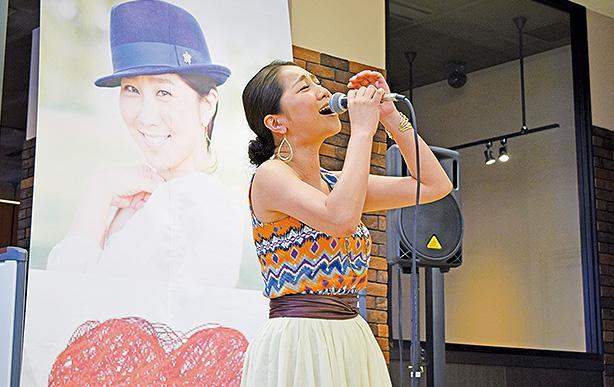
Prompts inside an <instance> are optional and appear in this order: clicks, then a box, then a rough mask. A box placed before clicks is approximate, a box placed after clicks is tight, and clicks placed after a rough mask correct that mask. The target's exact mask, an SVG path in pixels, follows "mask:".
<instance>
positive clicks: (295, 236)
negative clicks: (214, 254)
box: [249, 169, 371, 298]
mask: <svg viewBox="0 0 614 387" xmlns="http://www.w3.org/2000/svg"><path fill="white" fill-rule="evenodd" d="M321 174H322V178H323V179H324V180H325V181H326V182H327V183H328V185H329V186H330V188H331V190H332V189H333V187H334V185H335V183H336V182H337V177H336V176H335V175H333V174H332V173H330V172H329V171H327V170H325V169H321ZM254 176H255V175H254ZM252 182H253V176H252ZM249 196H250V209H251V214H252V228H253V234H254V242H255V245H256V252H257V255H258V260H259V261H260V268H261V271H262V277H263V278H264V292H263V293H264V295H265V296H266V297H268V298H276V297H281V296H283V295H286V294H310V293H315V294H347V293H353V292H357V291H358V290H362V289H364V288H365V287H366V285H367V268H368V265H369V259H370V253H371V237H370V235H369V230H368V229H367V227H366V226H365V225H364V224H363V223H362V222H361V223H360V224H359V225H358V227H356V231H354V234H352V235H350V236H347V237H333V236H330V235H328V234H326V233H324V232H321V231H318V230H316V229H314V228H312V227H310V226H308V225H307V224H305V223H303V222H301V221H300V220H298V219H296V218H293V217H291V216H288V217H285V218H283V219H280V220H276V221H273V222H267V223H263V222H261V221H260V220H258V218H256V215H255V214H254V211H253V208H252V206H251V183H250V193H249Z"/></svg>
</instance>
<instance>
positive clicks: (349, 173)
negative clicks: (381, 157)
mask: <svg viewBox="0 0 614 387" xmlns="http://www.w3.org/2000/svg"><path fill="white" fill-rule="evenodd" d="M356 93H357V92H356V91H354V92H353V93H349V94H348V103H349V109H348V110H349V114H350V122H351V128H352V129H351V130H352V133H351V135H350V140H349V142H348V149H347V153H346V160H345V163H344V165H343V177H342V178H340V179H339V180H338V181H337V183H336V184H335V189H333V190H332V191H331V192H330V194H328V195H327V194H325V193H324V192H322V191H320V190H319V189H317V188H315V187H312V186H311V185H309V184H307V183H305V182H304V181H302V180H301V179H300V178H299V176H298V175H297V174H296V173H295V172H294V170H293V169H292V168H291V167H290V166H288V165H286V164H285V163H283V162H281V161H278V160H272V161H268V162H265V163H264V164H262V165H261V166H260V167H259V168H258V172H257V173H256V177H255V178H254V182H253V186H252V202H253V203H254V207H255V208H260V209H265V210H266V211H269V212H278V213H281V214H286V215H290V216H292V217H294V218H296V219H299V220H300V221H302V222H304V223H306V224H308V225H309V226H311V227H313V228H315V229H318V230H321V231H323V232H326V233H327V234H330V235H335V236H342V235H349V234H352V233H353V232H354V231H355V230H356V227H357V226H358V224H359V223H360V217H361V215H362V211H363V206H364V203H365V197H366V191H367V183H368V178H369V163H370V154H371V147H372V145H373V135H374V134H375V132H376V130H377V122H378V119H379V112H378V105H379V101H380V100H381V97H382V95H383V90H376V89H375V87H373V86H371V87H370V88H363V90H359V91H358V95H356Z"/></svg>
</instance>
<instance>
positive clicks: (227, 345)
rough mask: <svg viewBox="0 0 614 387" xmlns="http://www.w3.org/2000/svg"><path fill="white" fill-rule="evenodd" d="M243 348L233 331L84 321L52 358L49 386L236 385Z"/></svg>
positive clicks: (130, 320)
mask: <svg viewBox="0 0 614 387" xmlns="http://www.w3.org/2000/svg"><path fill="white" fill-rule="evenodd" d="M246 349H247V340H246V339H245V337H244V336H243V335H242V334H241V332H239V331H237V330H235V329H232V328H224V327H215V328H209V327H206V326H205V327H199V328H196V329H193V330H192V331H190V332H188V333H186V334H182V335H180V334H178V333H176V332H175V331H173V330H172V329H170V328H169V327H167V326H166V325H163V324H155V325H154V324H151V323H149V322H148V321H146V320H144V319H141V318H137V317H130V318H122V319H111V320H107V321H104V322H102V323H100V322H98V321H88V322H86V323H84V324H82V325H81V326H80V327H79V328H78V329H77V331H76V332H75V333H74V334H73V336H72V337H71V339H70V341H69V343H68V346H67V347H66V349H65V350H64V351H63V352H62V353H60V355H59V356H58V357H57V358H56V360H55V362H54V364H53V367H52V368H51V373H50V375H49V386H103V385H104V386H126V385H131V386H133V385H137V386H238V385H240V383H241V369H242V366H243V358H244V356H245V351H246Z"/></svg>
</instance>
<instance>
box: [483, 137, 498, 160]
mask: <svg viewBox="0 0 614 387" xmlns="http://www.w3.org/2000/svg"><path fill="white" fill-rule="evenodd" d="M491 147H492V143H490V142H489V143H488V144H486V150H485V151H484V158H485V159H486V161H485V163H486V165H492V164H494V163H495V161H496V160H495V158H494V157H493V156H492V149H490V148H491Z"/></svg>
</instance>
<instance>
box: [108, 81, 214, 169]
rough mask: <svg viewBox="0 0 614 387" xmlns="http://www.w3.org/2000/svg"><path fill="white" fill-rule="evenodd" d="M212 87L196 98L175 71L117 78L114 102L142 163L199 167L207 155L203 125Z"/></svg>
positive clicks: (211, 100)
mask: <svg viewBox="0 0 614 387" xmlns="http://www.w3.org/2000/svg"><path fill="white" fill-rule="evenodd" d="M216 103H217V91H216V90H215V89H212V90H211V92H210V93H209V94H208V95H206V96H204V97H201V96H200V95H199V94H198V93H197V92H196V91H195V90H194V89H192V88H191V87H190V86H189V85H188V84H187V83H186V82H185V81H184V80H183V79H182V78H181V77H180V76H178V75H176V74H162V75H145V76H138V77H133V78H123V79H122V80H121V93H120V98H119V106H120V110H121V114H122V117H123V119H124V121H125V122H126V125H127V126H128V130H129V131H130V134H131V135H132V138H133V139H134V141H135V142H136V143H137V145H138V146H139V148H140V149H141V151H142V152H143V155H144V156H145V159H146V161H147V163H148V164H149V165H150V166H151V167H153V168H155V169H156V170H157V171H158V172H160V173H163V172H167V173H170V175H171V176H172V175H177V174H183V173H187V172H192V171H194V170H198V168H199V164H202V162H203V159H204V158H206V141H205V130H206V129H205V127H206V125H208V124H209V121H210V120H211V117H212V116H213V113H214V112H215V107H216Z"/></svg>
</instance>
